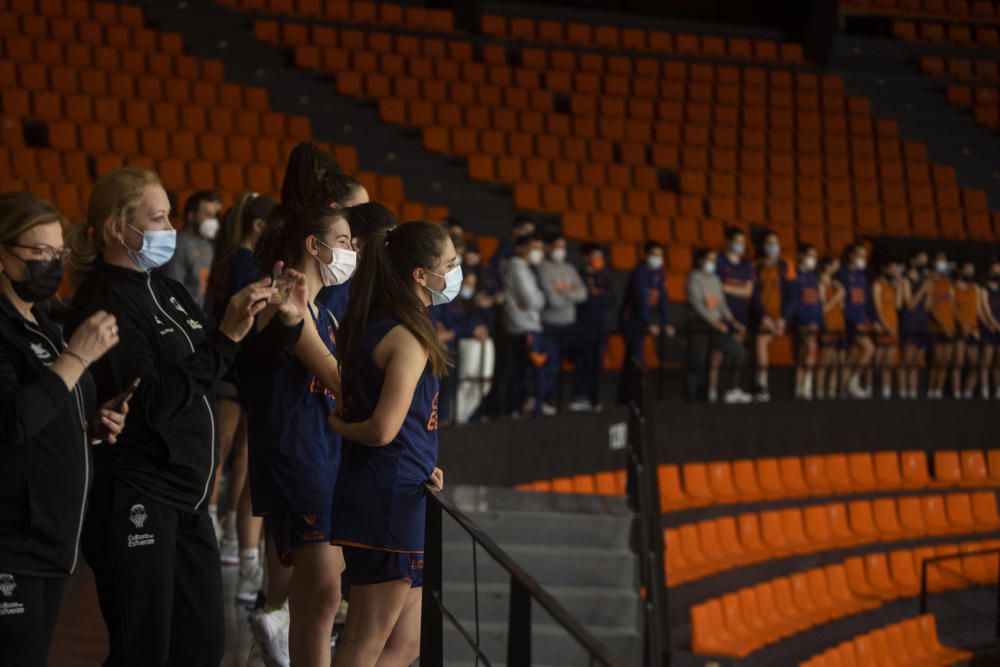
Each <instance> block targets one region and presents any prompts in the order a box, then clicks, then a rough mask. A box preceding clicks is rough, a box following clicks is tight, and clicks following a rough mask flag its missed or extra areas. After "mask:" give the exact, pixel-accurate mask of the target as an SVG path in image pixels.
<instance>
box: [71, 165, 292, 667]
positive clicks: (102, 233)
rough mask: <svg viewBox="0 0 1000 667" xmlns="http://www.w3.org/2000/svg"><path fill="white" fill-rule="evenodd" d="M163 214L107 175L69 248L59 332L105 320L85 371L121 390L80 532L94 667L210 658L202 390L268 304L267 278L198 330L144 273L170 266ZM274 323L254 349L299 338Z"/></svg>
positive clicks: (145, 193)
mask: <svg viewBox="0 0 1000 667" xmlns="http://www.w3.org/2000/svg"><path fill="white" fill-rule="evenodd" d="M169 214H170V203H169V201H168V199H167V193H166V192H165V191H164V189H163V186H162V185H161V184H160V180H159V178H158V177H157V176H156V174H154V173H152V172H149V171H145V170H142V169H137V168H131V167H130V168H125V169H119V170H117V171H114V172H111V173H109V174H106V175H104V176H102V177H101V178H100V179H98V181H97V183H95V184H94V188H93V190H92V192H91V196H90V203H89V206H88V210H87V221H86V223H85V224H84V225H83V226H81V227H79V228H78V229H76V230H74V234H73V236H72V249H73V259H72V267H73V270H74V276H73V277H74V280H75V282H76V283H78V284H79V289H78V290H77V292H76V295H75V297H74V299H73V303H72V305H71V307H70V310H69V314H68V318H67V325H66V328H67V331H68V332H73V331H75V330H76V329H77V328H79V327H80V326H81V323H82V322H83V321H84V320H86V318H88V317H90V316H91V315H92V314H93V313H94V312H97V311H99V310H106V311H108V312H109V313H111V314H112V315H114V316H115V317H116V318H117V321H118V327H119V336H120V342H119V344H118V346H116V347H115V348H114V350H112V352H111V353H110V354H108V355H106V356H105V357H104V358H103V359H102V360H101V361H99V362H97V363H96V364H95V365H94V369H93V373H94V380H95V382H96V385H97V395H98V398H99V400H105V399H107V398H108V397H112V396H116V395H118V394H120V393H121V392H123V391H134V395H133V398H132V409H131V412H130V415H129V418H128V420H127V423H126V428H125V430H124V432H123V434H122V437H121V438H120V439H119V442H118V444H117V445H116V446H115V447H105V448H101V449H99V450H97V452H96V453H95V457H94V463H95V477H94V487H93V491H92V493H91V499H90V503H91V504H90V511H89V512H88V514H87V520H86V522H85V525H84V537H83V548H84V554H85V556H86V557H87V560H88V562H89V563H90V565H91V567H92V568H93V570H94V576H95V579H96V582H97V590H98V598H99V601H100V605H101V612H102V614H103V616H104V620H105V623H106V624H107V626H108V634H109V646H110V655H109V657H108V659H107V661H106V662H105V664H106V665H120V664H128V665H167V664H170V665H205V666H208V665H213V666H216V665H218V664H219V662H220V661H221V660H222V655H223V648H224V642H225V626H224V622H223V607H222V577H221V572H220V569H219V550H218V545H217V542H216V538H215V531H214V529H213V525H212V521H211V518H210V517H209V514H208V509H207V508H208V502H209V494H210V492H211V489H212V483H213V481H214V478H215V467H216V462H217V460H218V449H217V439H216V417H215V410H214V405H215V389H216V385H217V384H218V382H219V381H220V380H221V379H222V378H223V376H225V375H226V374H227V372H228V371H229V369H230V367H231V366H232V365H233V362H234V360H235V358H236V355H237V351H238V349H239V342H240V341H241V340H242V339H243V338H244V336H246V334H247V332H248V331H249V330H250V328H251V326H252V325H253V322H254V316H255V315H256V314H257V312H259V311H260V310H261V309H262V308H263V307H264V306H265V305H266V303H267V301H268V300H269V299H270V298H271V297H272V296H273V295H274V294H275V290H274V289H273V288H271V287H269V280H268V279H264V280H260V281H258V282H255V283H252V284H251V285H249V286H248V287H246V288H244V289H243V290H241V291H239V292H237V293H236V294H235V295H234V296H233V298H232V299H231V300H230V302H229V305H228V306H227V308H226V312H225V314H224V316H223V317H222V320H221V322H220V323H219V325H218V326H217V327H216V326H213V325H212V324H210V322H209V319H208V318H207V317H206V316H205V314H204V313H203V312H202V310H201V309H200V308H199V307H198V306H197V305H196V304H195V302H194V300H193V299H192V298H191V296H190V295H189V294H188V292H187V290H185V289H184V287H183V286H182V285H181V284H180V283H178V282H176V281H174V280H170V279H169V278H164V277H163V276H161V275H159V274H158V273H156V272H153V269H155V268H157V267H159V266H162V265H163V264H164V263H166V262H167V261H168V260H169V259H170V258H171V256H172V255H173V251H174V244H175V241H176V232H175V231H174V229H173V227H172V226H171V224H170V218H169ZM275 320H276V321H278V320H282V322H283V318H275ZM280 324H281V323H279V326H276V327H274V328H270V329H269V332H270V333H264V332H262V334H261V335H259V336H257V337H255V343H260V342H263V344H264V345H263V346H262V348H266V347H268V346H270V347H272V349H281V348H284V347H286V346H287V345H288V344H289V341H291V342H294V339H297V337H298V329H291V328H289V327H281V326H280ZM268 336H270V340H267V338H268ZM262 339H263V340H262Z"/></svg>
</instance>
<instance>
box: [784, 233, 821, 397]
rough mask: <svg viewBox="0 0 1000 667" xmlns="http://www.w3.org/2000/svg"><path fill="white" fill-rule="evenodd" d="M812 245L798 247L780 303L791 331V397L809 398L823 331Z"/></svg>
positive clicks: (814, 255)
mask: <svg viewBox="0 0 1000 667" xmlns="http://www.w3.org/2000/svg"><path fill="white" fill-rule="evenodd" d="M818 259H819V253H818V252H817V251H816V246H814V245H812V244H811V243H803V244H802V245H800V246H799V266H798V271H796V273H795V277H794V278H792V279H791V280H790V281H788V285H787V287H786V290H785V295H786V298H785V300H784V303H783V304H782V319H783V320H784V321H785V322H787V323H788V327H789V328H790V329H791V330H792V332H793V333H794V334H795V338H796V340H795V398H801V399H805V400H807V401H808V400H812V397H813V380H814V375H815V373H816V354H817V348H818V340H819V334H820V332H821V331H822V330H823V301H822V299H821V298H820V288H819V276H817V275H816V263H817V261H818Z"/></svg>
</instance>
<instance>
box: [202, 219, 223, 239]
mask: <svg viewBox="0 0 1000 667" xmlns="http://www.w3.org/2000/svg"><path fill="white" fill-rule="evenodd" d="M198 233H199V234H201V236H202V237H204V238H206V239H208V240H209V241H211V240H213V239H214V238H215V237H216V236H217V235H218V233H219V219H218V218H205V219H204V220H202V221H201V222H200V223H198Z"/></svg>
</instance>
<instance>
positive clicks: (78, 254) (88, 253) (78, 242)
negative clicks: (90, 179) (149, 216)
mask: <svg viewBox="0 0 1000 667" xmlns="http://www.w3.org/2000/svg"><path fill="white" fill-rule="evenodd" d="M150 186H161V184H160V177H159V176H157V175H156V174H155V173H153V172H151V171H147V170H145V169H139V168H138V167H125V168H123V169H117V170H115V171H112V172H109V173H107V174H104V176H101V177H100V178H99V179H97V182H96V183H94V187H93V189H92V190H91V191H90V200H89V202H88V203H87V220H86V222H84V223H83V224H81V225H76V226H75V227H73V228H72V229H70V231H69V233H68V234H67V239H66V240H67V243H68V245H69V248H70V251H71V252H70V260H69V281H70V285H72V286H73V287H74V288H76V287H79V285H80V283H82V282H83V279H84V277H86V275H87V273H89V272H90V270H91V269H92V268H93V267H94V262H95V261H97V256H98V254H100V252H101V251H102V250H104V247H105V245H106V243H107V239H106V238H105V236H104V223H106V222H107V221H108V220H109V219H110V218H117V219H119V220H122V221H123V222H125V223H131V221H132V220H133V218H134V216H135V211H136V209H137V208H138V207H139V202H140V201H141V200H142V195H143V193H145V191H146V188H148V187H150ZM161 187H162V186H161Z"/></svg>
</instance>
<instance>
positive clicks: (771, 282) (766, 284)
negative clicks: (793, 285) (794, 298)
mask: <svg viewBox="0 0 1000 667" xmlns="http://www.w3.org/2000/svg"><path fill="white" fill-rule="evenodd" d="M761 247H762V250H763V257H761V258H760V259H759V260H758V261H757V265H756V267H755V268H754V293H753V306H754V308H753V310H754V315H755V317H754V321H755V322H756V325H755V327H754V328H755V331H756V334H757V340H756V352H757V371H756V375H755V385H756V386H755V388H754V400H756V401H761V402H766V401H769V400H771V392H770V390H769V389H768V369H769V367H770V353H769V350H770V347H771V342H772V341H773V340H774V338H775V336H781V335H784V333H785V320H784V318H783V317H782V302H783V298H784V292H785V286H786V283H787V281H789V280H790V279H792V277H793V275H794V270H793V269H792V267H791V266H790V265H789V264H788V262H786V261H785V259H784V258H783V257H782V256H781V245H780V243H779V240H778V235H777V234H776V233H775V232H771V231H769V232H767V234H765V235H764V238H763V244H762V246H761Z"/></svg>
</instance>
